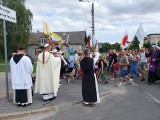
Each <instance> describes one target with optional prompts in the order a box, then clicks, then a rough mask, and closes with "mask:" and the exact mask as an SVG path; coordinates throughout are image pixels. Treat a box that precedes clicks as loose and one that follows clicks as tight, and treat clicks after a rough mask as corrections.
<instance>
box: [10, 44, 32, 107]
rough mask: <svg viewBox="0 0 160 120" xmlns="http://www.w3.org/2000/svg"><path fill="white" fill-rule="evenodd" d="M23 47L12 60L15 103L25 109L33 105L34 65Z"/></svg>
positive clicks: (19, 48)
mask: <svg viewBox="0 0 160 120" xmlns="http://www.w3.org/2000/svg"><path fill="white" fill-rule="evenodd" d="M24 54H25V49H24V47H23V46H20V47H18V49H17V54H15V55H14V56H13V57H12V58H11V60H10V69H11V79H12V89H13V102H14V103H15V104H17V106H18V107H19V106H22V107H25V106H27V105H30V104H31V103H32V90H31V87H32V77H31V74H32V72H33V65H32V62H31V60H30V58H29V57H28V56H25V55H24Z"/></svg>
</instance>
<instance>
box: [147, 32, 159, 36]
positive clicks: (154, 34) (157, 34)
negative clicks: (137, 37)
mask: <svg viewBox="0 0 160 120" xmlns="http://www.w3.org/2000/svg"><path fill="white" fill-rule="evenodd" d="M151 35H160V33H152V34H148V35H147V36H151Z"/></svg>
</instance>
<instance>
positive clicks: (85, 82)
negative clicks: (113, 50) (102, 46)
mask: <svg viewBox="0 0 160 120" xmlns="http://www.w3.org/2000/svg"><path fill="white" fill-rule="evenodd" d="M83 54H84V58H83V59H82V60H81V62H80V66H81V69H82V71H83V76H82V97H83V105H84V106H87V105H90V106H91V107H93V106H94V105H95V103H100V98H99V92H98V85H97V79H96V75H95V73H94V65H95V63H96V62H97V61H98V59H99V52H96V53H95V57H94V58H91V57H90V50H89V49H85V50H84V52H83Z"/></svg>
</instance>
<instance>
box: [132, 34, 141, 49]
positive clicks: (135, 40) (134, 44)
mask: <svg viewBox="0 0 160 120" xmlns="http://www.w3.org/2000/svg"><path fill="white" fill-rule="evenodd" d="M139 43H140V42H139V40H138V38H137V36H135V37H134V38H133V41H132V43H131V45H130V47H129V49H130V50H136V49H137V50H139Z"/></svg>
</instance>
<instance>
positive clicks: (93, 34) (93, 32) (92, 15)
mask: <svg viewBox="0 0 160 120" xmlns="http://www.w3.org/2000/svg"><path fill="white" fill-rule="evenodd" d="M94 1H95V0H93V1H83V0H79V2H92V10H91V17H92V26H91V28H92V46H93V45H94V39H93V37H94V36H95V31H94Z"/></svg>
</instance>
